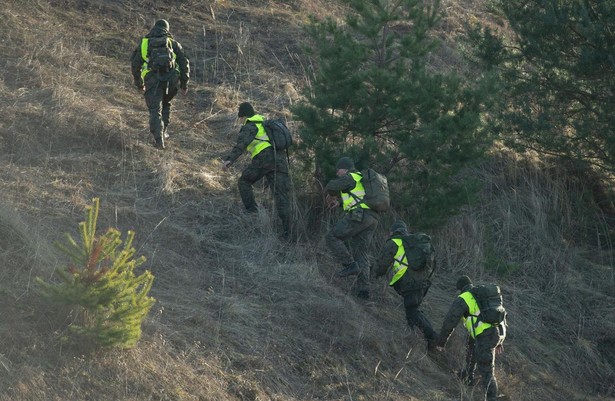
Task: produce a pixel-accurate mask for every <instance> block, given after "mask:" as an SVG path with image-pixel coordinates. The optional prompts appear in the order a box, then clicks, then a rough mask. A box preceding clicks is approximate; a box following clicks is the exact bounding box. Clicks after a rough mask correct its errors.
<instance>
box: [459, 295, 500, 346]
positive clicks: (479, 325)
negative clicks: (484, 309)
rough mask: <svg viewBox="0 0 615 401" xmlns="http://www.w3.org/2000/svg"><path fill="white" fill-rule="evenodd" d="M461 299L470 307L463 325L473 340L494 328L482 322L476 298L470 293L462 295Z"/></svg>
mask: <svg viewBox="0 0 615 401" xmlns="http://www.w3.org/2000/svg"><path fill="white" fill-rule="evenodd" d="M459 297H460V298H462V299H463V300H464V301H465V303H466V305H468V310H469V311H470V313H469V315H468V317H464V318H463V324H464V326H465V327H466V330H468V333H470V335H471V336H472V338H476V336H478V335H479V334H481V333H482V332H483V331H485V330H487V329H488V328H490V327H493V325H492V324H489V323H485V322H481V321H480V309H479V308H478V303H477V302H476V299H474V296H473V295H472V293H471V292H470V291H466V292H464V293H462V294H460V295H459Z"/></svg>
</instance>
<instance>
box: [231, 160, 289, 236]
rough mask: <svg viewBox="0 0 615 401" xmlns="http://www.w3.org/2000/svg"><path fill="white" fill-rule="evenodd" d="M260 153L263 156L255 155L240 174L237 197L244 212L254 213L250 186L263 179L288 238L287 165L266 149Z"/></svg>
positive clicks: (255, 208)
mask: <svg viewBox="0 0 615 401" xmlns="http://www.w3.org/2000/svg"><path fill="white" fill-rule="evenodd" d="M261 153H263V154H262V155H261V154H259V155H257V156H256V157H255V158H254V159H253V160H252V164H250V165H249V166H248V167H246V169H245V170H243V172H242V173H241V177H239V182H238V187H239V195H240V196H241V201H242V202H243V205H244V206H245V208H246V210H248V211H250V212H254V211H256V210H257V209H258V206H257V204H256V200H255V199H254V190H253V188H252V186H253V185H254V184H255V183H256V182H258V181H259V180H260V179H262V178H263V177H265V179H266V180H267V186H268V187H269V188H270V189H271V191H272V192H273V199H274V202H275V207H276V210H277V213H278V217H279V218H280V220H281V221H282V230H283V235H284V236H288V235H290V230H291V224H290V217H291V204H290V189H291V182H290V177H289V175H288V164H287V163H286V160H285V159H283V158H282V157H281V156H280V157H278V158H274V157H273V156H272V155H270V154H269V151H268V150H267V149H265V150H264V151H263V152H261Z"/></svg>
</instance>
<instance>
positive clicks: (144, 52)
mask: <svg viewBox="0 0 615 401" xmlns="http://www.w3.org/2000/svg"><path fill="white" fill-rule="evenodd" d="M148 46H149V38H143V40H141V58H142V59H143V65H142V66H141V78H145V75H146V74H147V73H148V72H149V68H147V61H148V60H147V48H148Z"/></svg>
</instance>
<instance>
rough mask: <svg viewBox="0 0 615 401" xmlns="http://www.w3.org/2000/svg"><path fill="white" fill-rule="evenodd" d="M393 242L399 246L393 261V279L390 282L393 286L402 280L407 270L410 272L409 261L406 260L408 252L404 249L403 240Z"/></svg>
mask: <svg viewBox="0 0 615 401" xmlns="http://www.w3.org/2000/svg"><path fill="white" fill-rule="evenodd" d="M392 240H393V242H394V243H395V244H396V245H397V253H396V254H395V256H394V260H393V268H392V272H393V278H391V281H390V282H389V285H391V286H392V285H393V284H395V283H396V282H397V281H398V280H399V279H400V278H402V277H403V275H404V274H406V270H408V259H407V258H406V250H405V249H404V244H403V242H402V240H401V238H392Z"/></svg>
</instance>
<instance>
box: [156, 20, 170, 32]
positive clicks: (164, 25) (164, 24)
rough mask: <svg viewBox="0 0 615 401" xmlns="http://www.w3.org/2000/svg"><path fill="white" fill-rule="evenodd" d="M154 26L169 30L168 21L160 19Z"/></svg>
mask: <svg viewBox="0 0 615 401" xmlns="http://www.w3.org/2000/svg"><path fill="white" fill-rule="evenodd" d="M154 26H155V27H157V28H163V29H166V30H167V31H168V30H169V23H168V22H167V20H166V19H159V20H158V21H156V23H155V24H154Z"/></svg>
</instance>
